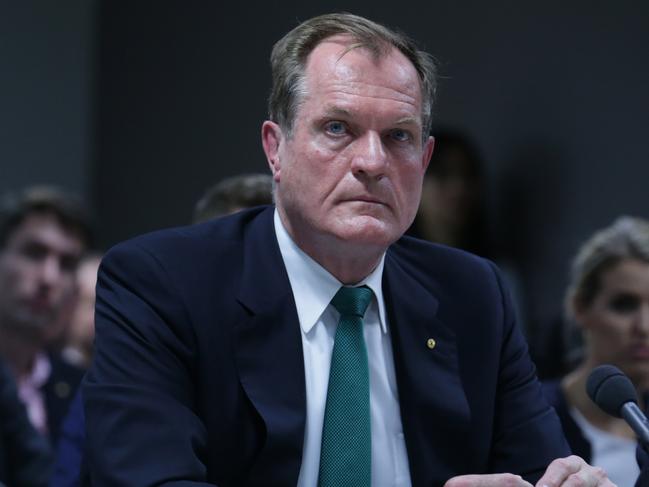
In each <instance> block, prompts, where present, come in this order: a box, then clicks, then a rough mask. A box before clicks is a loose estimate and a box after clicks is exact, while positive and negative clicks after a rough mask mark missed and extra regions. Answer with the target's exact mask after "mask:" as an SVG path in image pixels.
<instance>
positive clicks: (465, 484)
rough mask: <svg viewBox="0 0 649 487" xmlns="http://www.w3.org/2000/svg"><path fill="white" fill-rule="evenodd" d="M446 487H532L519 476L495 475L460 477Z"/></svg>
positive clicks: (445, 485)
mask: <svg viewBox="0 0 649 487" xmlns="http://www.w3.org/2000/svg"><path fill="white" fill-rule="evenodd" d="M444 487H532V484H530V483H529V482H526V481H525V480H523V478H522V477H521V476H519V475H514V474H512V473H494V474H488V475H460V476H459V477H453V478H452V479H450V480H449V481H448V482H446V483H445V484H444Z"/></svg>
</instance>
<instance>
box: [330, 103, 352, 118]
mask: <svg viewBox="0 0 649 487" xmlns="http://www.w3.org/2000/svg"><path fill="white" fill-rule="evenodd" d="M324 115H325V117H342V118H350V117H351V116H352V112H350V111H349V110H347V109H346V108H341V107H336V106H331V107H326V108H325V110H324Z"/></svg>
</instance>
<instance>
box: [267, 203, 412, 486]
mask: <svg viewBox="0 0 649 487" xmlns="http://www.w3.org/2000/svg"><path fill="white" fill-rule="evenodd" d="M275 234H276V236H277V242H278V243H279V248H280V251H281V253H282V258H283V260H284V265H285V267H286V271H287V273H288V278H289V281H290V284H291V289H292V290H293V297H294V299H295V306H296V308H297V315H298V319H299V322H300V328H301V329H302V350H303V353H304V376H305V377H304V378H305V383H306V402H307V408H306V425H305V430H304V446H303V450H302V466H301V468H300V476H299V479H298V483H297V485H298V487H313V486H314V485H318V468H319V465H320V446H321V442H322V424H323V421H324V411H325V404H326V400H327V386H328V384H329V367H330V365H331V352H332V350H333V344H334V336H335V333H336V325H337V323H338V318H339V316H340V315H339V313H338V312H337V311H336V310H335V309H334V307H333V306H330V302H331V300H332V299H333V297H334V295H335V294H336V293H337V292H338V289H339V288H340V287H341V286H342V284H341V282H340V281H338V279H336V278H335V277H334V276H332V275H331V274H330V273H329V272H328V271H327V270H326V269H324V268H323V267H322V266H321V265H320V264H318V263H317V262H316V261H314V260H313V259H312V258H311V257H309V256H308V255H307V254H306V253H304V252H303V251H302V250H301V249H300V248H299V247H298V246H297V245H296V244H295V242H294V241H293V240H292V239H291V237H290V235H289V234H288V232H287V231H286V229H285V228H284V225H283V224H282V222H281V220H280V217H279V215H278V213H277V210H275ZM384 259H385V254H384V255H383V257H382V258H381V261H380V262H379V265H377V266H376V269H374V270H373V271H372V273H371V274H370V275H369V276H367V277H366V278H365V279H363V280H362V281H361V282H359V283H357V285H366V286H368V287H369V288H370V289H371V290H372V291H373V292H374V298H372V302H371V303H370V305H369V306H368V308H367V311H366V312H365V318H364V320H363V323H364V324H363V334H364V336H365V345H366V347H367V357H368V364H369V372H370V413H371V430H372V486H373V487H388V486H390V487H407V486H410V485H411V482H410V470H409V468H408V456H407V452H406V443H405V439H404V436H403V427H402V425H401V413H400V411H399V400H398V395H397V382H396V378H395V373H394V360H393V358H392V345H391V343H390V334H389V333H388V322H387V316H386V313H385V302H384V300H383V289H382V287H381V280H382V276H383V264H384Z"/></svg>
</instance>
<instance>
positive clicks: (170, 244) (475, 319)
mask: <svg viewBox="0 0 649 487" xmlns="http://www.w3.org/2000/svg"><path fill="white" fill-rule="evenodd" d="M271 62H272V68H273V90H272V93H271V98H270V121H267V122H265V123H264V124H263V126H262V143H263V146H264V150H265V153H266V156H267V158H268V162H269V165H270V168H271V171H272V174H273V179H274V182H275V200H276V209H274V208H273V207H265V208H258V209H253V210H248V211H245V212H241V213H238V214H236V215H234V216H230V217H227V218H223V219H220V220H217V221H215V222H208V223H206V224H204V225H198V226H194V227H188V228H183V229H176V230H170V231H164V232H160V233H155V234H152V235H148V236H145V237H141V238H137V239H135V240H132V241H130V242H127V243H125V244H122V245H119V246H117V247H115V248H114V249H113V250H112V251H110V252H109V254H108V255H107V257H106V258H105V260H104V263H103V265H102V268H101V270H100V275H99V283H98V293H97V315H96V326H97V342H96V358H95V362H94V364H93V366H92V368H91V371H90V373H89V375H88V377H87V380H86V382H85V384H84V400H85V401H86V404H85V406H86V413H87V422H86V425H87V428H88V431H87V433H88V444H87V446H88V454H89V456H88V461H89V463H90V471H91V475H92V478H93V481H94V485H100V486H108V485H120V486H131V485H132V486H138V487H141V486H145V485H146V486H148V485H177V486H181V485H182V486H190V485H191V486H197V485H207V484H217V485H219V486H222V487H223V486H240V485H246V486H289V485H296V484H297V485H300V486H314V485H317V484H318V469H319V463H320V449H321V443H320V440H321V435H322V428H323V426H322V425H323V415H324V410H325V400H326V396H327V393H328V390H327V385H328V382H327V381H328V374H329V360H331V354H332V348H333V346H334V343H333V342H334V340H333V337H334V334H335V332H336V323H337V320H338V313H337V312H336V311H335V310H334V308H333V306H332V305H330V304H329V302H330V300H331V299H332V298H333V296H334V295H335V294H336V293H337V291H338V289H339V288H340V286H342V285H350V286H355V285H359V284H363V285H366V286H368V287H369V288H370V289H371V290H372V291H373V294H374V297H373V298H372V302H371V304H370V306H369V308H368V311H367V313H366V315H365V324H364V328H363V335H364V339H365V343H366V346H367V353H368V356H369V378H370V381H369V382H370V389H371V390H370V398H371V479H372V485H374V486H383V485H386V486H387V485H390V486H393V485H399V486H401V485H411V484H412V485H415V486H431V485H435V486H438V485H443V484H444V483H445V482H446V481H447V480H448V479H449V478H451V477H454V476H458V475H463V474H485V476H469V477H462V478H456V479H455V480H453V481H451V482H449V483H448V485H481V486H482V485H494V486H495V485H499V486H500V485H505V484H506V485H529V484H528V483H527V482H525V481H524V480H522V479H520V478H517V477H515V476H514V475H511V474H507V473H500V474H498V475H489V474H495V473H498V472H513V473H514V474H520V475H522V476H524V477H525V478H527V479H529V480H531V481H536V480H537V479H539V478H540V477H541V476H543V478H542V479H541V481H542V482H543V483H546V484H548V485H550V486H555V485H565V486H568V485H573V484H572V483H569V482H568V481H566V482H564V481H563V480H564V479H569V478H570V475H571V474H572V473H574V472H577V475H579V476H582V477H583V479H585V480H586V481H587V483H586V484H581V485H611V484H610V482H609V481H608V479H606V477H605V475H603V474H602V472H601V471H599V470H598V469H595V468H592V467H589V466H588V465H586V464H585V463H584V462H583V461H582V460H581V459H579V458H577V457H569V458H568V459H564V460H559V461H556V462H553V463H551V465H550V467H549V468H548V470H547V471H545V469H546V467H547V466H548V464H550V462H552V460H553V459H554V458H556V457H559V456H564V455H567V454H568V449H567V446H566V444H565V442H564V439H563V436H562V433H561V430H560V426H559V423H558V420H557V418H556V416H555V414H554V412H553V411H552V410H551V409H550V408H549V407H548V406H547V404H546V402H545V401H544V400H543V398H542V396H541V390H540V387H539V385H538V383H537V381H536V379H535V374H534V367H533V365H532V363H531V362H530V360H529V357H528V354H527V349H526V345H525V343H524V340H523V338H522V336H521V333H520V331H519V329H518V328H517V326H516V325H515V323H514V317H513V315H512V310H511V304H510V301H509V298H508V297H507V293H506V292H505V291H504V290H503V287H502V281H501V278H500V276H499V274H498V271H497V270H496V269H495V268H494V267H493V266H492V265H491V264H490V263H489V262H487V261H485V260H482V259H480V258H478V257H474V256H471V255H468V254H466V253H463V252H460V251H456V250H452V249H449V248H444V247H441V246H436V245H433V244H430V243H425V242H422V241H419V240H414V239H410V238H405V237H404V238H402V234H403V233H404V231H405V230H406V229H407V228H408V226H409V225H410V223H411V222H412V220H413V218H414V216H415V212H416V210H417V204H418V201H419V196H420V191H421V185H422V177H423V174H424V171H425V169H426V166H427V164H428V160H429V158H430V155H431V153H432V150H433V139H432V138H430V137H428V136H427V134H428V133H429V127H430V118H431V105H432V95H433V93H434V86H435V74H434V66H433V63H432V61H431V60H430V57H429V56H428V55H426V54H424V53H422V52H420V51H417V49H416V48H415V47H414V45H413V44H412V43H411V42H410V41H408V40H406V39H404V38H403V37H401V36H400V35H397V34H395V33H393V32H392V31H389V30H387V29H385V28H384V27H382V26H379V25H377V24H374V23H372V22H370V21H368V20H366V19H362V18H359V17H355V16H352V15H347V14H345V15H328V16H322V17H318V18H314V19H311V20H309V21H307V22H305V23H303V24H301V25H300V26H298V27H297V28H296V29H295V30H293V31H292V32H290V33H289V34H288V35H287V36H286V37H284V38H283V39H282V40H281V41H279V43H278V44H277V45H276V46H275V48H274V50H273V53H272V55H271ZM343 433H344V434H347V433H349V432H347V431H344V432H343ZM350 467H351V469H350V471H353V470H354V469H356V468H360V466H359V465H351V466H350ZM544 471H545V474H544ZM347 473H353V472H347ZM573 480H574V479H573ZM507 482H511V483H507ZM368 483H369V482H368ZM320 485H322V486H323V487H324V485H323V483H320ZM342 485H345V482H344V481H343V482H342ZM355 487H358V486H357V485H355Z"/></svg>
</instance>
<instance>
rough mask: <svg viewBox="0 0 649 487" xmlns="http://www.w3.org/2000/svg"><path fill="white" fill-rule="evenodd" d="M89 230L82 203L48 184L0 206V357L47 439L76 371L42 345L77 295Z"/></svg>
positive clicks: (54, 336) (56, 332) (56, 334)
mask: <svg viewBox="0 0 649 487" xmlns="http://www.w3.org/2000/svg"><path fill="white" fill-rule="evenodd" d="M89 238H90V232H89V228H88V224H87V219H86V216H85V213H84V211H83V208H82V206H81V205H80V204H79V203H78V202H77V201H76V200H75V199H74V198H72V197H70V196H69V195H67V194H65V193H63V192H61V191H59V190H57V189H54V188H49V187H33V188H28V189H26V190H24V191H23V192H21V193H19V194H10V195H6V196H5V198H4V199H3V200H2V205H1V207H0V356H2V358H4V360H5V361H6V362H7V365H8V366H9V369H10V370H11V371H12V373H13V375H14V377H15V380H16V383H17V385H18V393H19V396H20V398H21V400H22V401H23V402H24V404H25V406H26V408H27V413H28V416H29V419H30V421H31V422H32V424H33V425H34V427H35V428H36V429H37V430H38V431H40V432H41V433H42V434H43V435H45V436H46V437H48V438H49V439H50V441H51V442H52V444H54V443H55V442H56V439H57V436H58V432H59V426H60V422H61V420H62V418H63V416H64V415H65V413H66V412H67V408H68V404H69V401H70V399H71V398H72V396H73V395H74V391H75V389H76V388H77V386H78V384H79V382H80V380H81V377H82V375H83V370H81V369H80V368H77V367H75V366H73V365H71V364H68V363H66V362H65V361H64V360H62V359H61V357H60V355H59V354H57V353H54V352H52V351H50V350H49V349H50V346H51V345H52V344H53V343H55V342H57V341H58V340H60V338H61V336H62V334H63V332H64V328H65V326H66V324H67V323H66V321H67V319H68V318H69V316H70V313H71V312H72V310H73V308H74V306H75V304H76V300H77V278H76V270H77V265H78V263H79V259H80V258H81V255H82V254H83V252H84V250H85V248H86V246H87V245H88V242H89Z"/></svg>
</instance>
